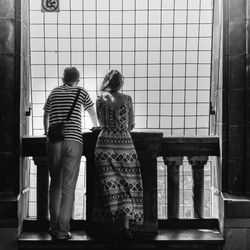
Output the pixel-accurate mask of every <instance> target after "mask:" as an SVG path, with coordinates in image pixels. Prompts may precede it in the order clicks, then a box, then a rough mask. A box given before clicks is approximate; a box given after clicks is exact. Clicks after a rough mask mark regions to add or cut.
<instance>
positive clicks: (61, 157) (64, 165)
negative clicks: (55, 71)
mask: <svg viewBox="0 0 250 250" xmlns="http://www.w3.org/2000/svg"><path fill="white" fill-rule="evenodd" d="M78 82H79V71H78V70H77V69H76V68H75V67H69V68H66V69H65V70H64V76H63V83H64V84H63V85H61V86H58V87H56V88H54V89H53V90H52V91H51V93H50V95H49V96H48V98H47V100H46V103H45V105H44V117H43V125H44V132H45V135H47V132H48V127H49V125H51V124H53V123H58V122H64V121H66V118H67V116H68V113H69V110H70V108H71V106H72V104H73V102H74V100H75V97H76V94H77V91H78V89H80V95H79V97H78V99H77V102H76V105H75V107H74V109H73V112H72V114H71V116H70V120H69V121H66V122H65V138H64V140H63V141H60V142H56V143H52V142H50V141H49V139H48V143H47V155H48V160H49V172H50V177H51V182H50V191H49V192H50V203H49V211H50V229H49V232H50V234H51V235H52V236H53V237H55V238H56V239H69V238H70V237H71V234H70V232H69V230H70V225H69V222H70V218H71V215H72V208H73V203H74V196H75V187H76V182H77V178H78V173H79V167H80V161H81V157H82V151H83V140H82V126H81V107H82V106H83V107H84V109H85V110H86V111H87V112H88V113H89V116H90V119H91V121H92V124H93V126H94V127H95V126H97V118H96V113H95V109H94V104H93V102H92V101H91V99H90V97H89V95H88V93H87V91H86V90H85V89H84V88H82V87H79V86H77V84H78Z"/></svg>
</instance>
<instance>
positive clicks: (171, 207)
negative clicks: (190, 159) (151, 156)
mask: <svg viewBox="0 0 250 250" xmlns="http://www.w3.org/2000/svg"><path fill="white" fill-rule="evenodd" d="M163 159H164V164H165V165H167V173H168V219H178V218H179V200H180V166H181V165H182V162H183V157H182V156H177V157H163Z"/></svg>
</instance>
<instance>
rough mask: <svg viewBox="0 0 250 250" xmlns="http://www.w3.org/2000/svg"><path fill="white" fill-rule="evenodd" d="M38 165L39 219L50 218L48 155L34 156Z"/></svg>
mask: <svg viewBox="0 0 250 250" xmlns="http://www.w3.org/2000/svg"><path fill="white" fill-rule="evenodd" d="M33 160H34V163H35V165H36V166H37V219H38V220H46V219H48V207H49V205H48V204H49V200H48V194H49V171H48V160H47V157H33Z"/></svg>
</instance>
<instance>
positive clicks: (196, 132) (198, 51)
mask: <svg viewBox="0 0 250 250" xmlns="http://www.w3.org/2000/svg"><path fill="white" fill-rule="evenodd" d="M200 27H201V0H199V22H198V47H197V77H196V78H197V81H196V88H195V89H196V100H195V104H196V110H195V112H196V116H195V135H197V134H198V128H197V126H198V107H199V102H198V94H199V91H198V87H199V54H200Z"/></svg>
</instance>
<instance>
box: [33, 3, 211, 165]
mask: <svg viewBox="0 0 250 250" xmlns="http://www.w3.org/2000/svg"><path fill="white" fill-rule="evenodd" d="M212 18H213V0H168V1H164V0H145V1H141V0H84V1H82V0H60V11H59V12H55V13H45V12H41V1H40V0H32V1H30V45H31V52H30V55H31V80H32V86H31V87H32V96H31V98H32V100H31V103H32V108H33V115H32V120H31V123H32V124H31V125H32V126H31V127H32V134H34V135H40V134H42V133H43V127H42V126H43V125H42V124H43V123H42V116H43V105H44V102H45V99H46V97H47V96H48V94H49V93H50V91H51V90H52V89H53V88H54V87H55V86H57V85H60V84H61V76H62V73H63V70H64V68H65V67H67V66H70V65H74V66H76V67H77V68H78V69H79V71H80V75H81V78H80V83H79V84H80V85H81V86H84V87H85V88H86V89H87V91H88V92H89V94H90V96H91V98H92V99H93V101H95V98H96V94H97V92H98V89H99V86H100V83H101V81H102V79H103V77H104V75H105V73H106V72H107V71H108V70H109V69H111V68H112V69H114V68H115V69H118V70H120V71H121V72H122V73H123V74H124V77H125V84H124V86H123V90H122V91H123V92H124V93H127V94H129V95H131V96H132V99H133V102H134V111H135V121H136V130H142V129H143V130H145V129H147V130H151V131H152V130H155V131H162V132H164V135H165V136H168V135H178V136H181V135H190V136H195V135H209V122H210V121H209V99H210V69H211V48H212V44H211V41H212V39H211V38H212ZM82 123H83V128H84V129H88V128H90V127H91V124H90V119H88V117H87V114H85V113H84V112H83V115H82ZM83 164H84V163H83Z"/></svg>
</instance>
